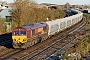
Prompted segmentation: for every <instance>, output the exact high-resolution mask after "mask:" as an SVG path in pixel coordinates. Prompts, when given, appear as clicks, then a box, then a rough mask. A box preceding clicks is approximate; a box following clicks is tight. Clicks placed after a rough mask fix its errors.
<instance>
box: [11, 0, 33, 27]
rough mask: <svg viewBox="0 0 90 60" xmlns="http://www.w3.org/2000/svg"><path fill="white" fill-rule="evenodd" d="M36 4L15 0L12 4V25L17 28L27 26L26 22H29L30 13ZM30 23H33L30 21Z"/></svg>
mask: <svg viewBox="0 0 90 60" xmlns="http://www.w3.org/2000/svg"><path fill="white" fill-rule="evenodd" d="M34 4H35V3H34V2H33V1H30V0H15V1H14V3H13V4H12V8H13V9H12V24H14V25H15V27H19V26H22V25H24V24H25V21H28V20H29V17H30V12H31V9H30V8H32V7H34ZM28 22H29V23H30V22H31V23H32V21H31V20H30V21H28Z"/></svg>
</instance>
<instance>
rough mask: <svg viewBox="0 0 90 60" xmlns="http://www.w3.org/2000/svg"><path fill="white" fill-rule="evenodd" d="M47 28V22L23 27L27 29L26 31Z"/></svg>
mask: <svg viewBox="0 0 90 60" xmlns="http://www.w3.org/2000/svg"><path fill="white" fill-rule="evenodd" d="M44 26H46V23H45V22H42V23H35V24H29V25H25V26H21V27H22V28H25V29H26V30H30V29H36V28H39V27H44Z"/></svg>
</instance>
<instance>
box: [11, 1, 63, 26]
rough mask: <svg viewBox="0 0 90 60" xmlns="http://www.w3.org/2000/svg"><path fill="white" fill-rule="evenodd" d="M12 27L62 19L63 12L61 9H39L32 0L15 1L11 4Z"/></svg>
mask: <svg viewBox="0 0 90 60" xmlns="http://www.w3.org/2000/svg"><path fill="white" fill-rule="evenodd" d="M12 6H13V9H12V14H11V16H12V27H13V28H14V27H19V26H22V25H27V24H33V23H37V22H44V21H47V18H48V20H49V21H50V20H54V19H59V18H63V17H64V16H65V13H64V11H62V10H61V9H59V8H57V9H52V10H50V9H48V8H46V7H42V8H39V7H38V4H37V3H35V1H32V0H15V1H14V3H13V4H12Z"/></svg>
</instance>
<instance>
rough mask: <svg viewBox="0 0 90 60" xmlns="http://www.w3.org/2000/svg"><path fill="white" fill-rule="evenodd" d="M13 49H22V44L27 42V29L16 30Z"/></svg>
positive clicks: (14, 31) (13, 37)
mask: <svg viewBox="0 0 90 60" xmlns="http://www.w3.org/2000/svg"><path fill="white" fill-rule="evenodd" d="M12 40H13V47H14V48H20V46H22V44H24V43H25V42H27V34H26V30H25V29H21V28H16V29H14V30H13V31H12Z"/></svg>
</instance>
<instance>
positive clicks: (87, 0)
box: [2, 0, 90, 5]
mask: <svg viewBox="0 0 90 60" xmlns="http://www.w3.org/2000/svg"><path fill="white" fill-rule="evenodd" d="M2 1H6V2H8V3H11V2H13V0H2ZM35 1H36V3H55V4H65V3H67V2H68V3H70V4H80V5H84V4H90V0H35Z"/></svg>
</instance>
